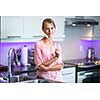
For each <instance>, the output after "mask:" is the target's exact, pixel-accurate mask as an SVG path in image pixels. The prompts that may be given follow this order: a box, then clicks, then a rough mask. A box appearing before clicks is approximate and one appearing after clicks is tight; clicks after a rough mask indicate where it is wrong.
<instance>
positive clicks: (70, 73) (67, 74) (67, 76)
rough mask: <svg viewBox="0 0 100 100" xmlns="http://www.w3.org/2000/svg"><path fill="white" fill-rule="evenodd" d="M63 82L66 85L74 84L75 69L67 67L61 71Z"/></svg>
mask: <svg viewBox="0 0 100 100" xmlns="http://www.w3.org/2000/svg"><path fill="white" fill-rule="evenodd" d="M62 76H63V81H64V82H66V83H75V67H68V68H64V69H63V70H62Z"/></svg>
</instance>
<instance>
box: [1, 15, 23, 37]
mask: <svg viewBox="0 0 100 100" xmlns="http://www.w3.org/2000/svg"><path fill="white" fill-rule="evenodd" d="M22 29H23V24H22V17H19V16H3V17H1V38H9V37H17V36H21V35H22V33H23V30H22Z"/></svg>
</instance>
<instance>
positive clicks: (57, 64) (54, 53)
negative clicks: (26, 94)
mask: <svg viewBox="0 0 100 100" xmlns="http://www.w3.org/2000/svg"><path fill="white" fill-rule="evenodd" d="M55 29H56V25H55V23H54V21H53V20H52V19H50V18H47V19H45V20H44V21H43V22H42V31H43V32H44V35H45V36H44V37H43V38H42V39H41V40H39V41H38V42H37V43H36V44H35V48H34V62H35V65H36V67H37V77H40V78H44V79H49V80H54V81H62V75H61V69H62V68H63V61H62V54H61V47H60V45H59V44H58V43H56V42H54V41H53V40H52V36H53V35H54V32H55Z"/></svg>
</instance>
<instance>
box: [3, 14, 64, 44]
mask: <svg viewBox="0 0 100 100" xmlns="http://www.w3.org/2000/svg"><path fill="white" fill-rule="evenodd" d="M45 18H52V19H54V21H55V23H56V26H57V29H56V33H55V34H54V39H55V40H56V41H63V39H64V37H65V35H64V20H65V17H64V16H2V17H1V38H2V41H7V42H9V41H11V42H13V41H14V42H17V41H22V42H24V41H27V42H28V41H37V40H39V39H40V38H42V37H43V35H44V34H43V32H42V29H41V25H42V21H43V20H44V19H45ZM19 38H20V39H19Z"/></svg>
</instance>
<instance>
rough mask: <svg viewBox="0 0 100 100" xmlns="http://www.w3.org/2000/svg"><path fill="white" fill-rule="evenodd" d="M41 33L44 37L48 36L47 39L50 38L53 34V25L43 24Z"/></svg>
mask: <svg viewBox="0 0 100 100" xmlns="http://www.w3.org/2000/svg"><path fill="white" fill-rule="evenodd" d="M43 31H44V33H45V34H46V35H48V37H51V36H52V35H53V34H54V32H55V27H54V25H53V23H48V22H45V24H44V29H43Z"/></svg>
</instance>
